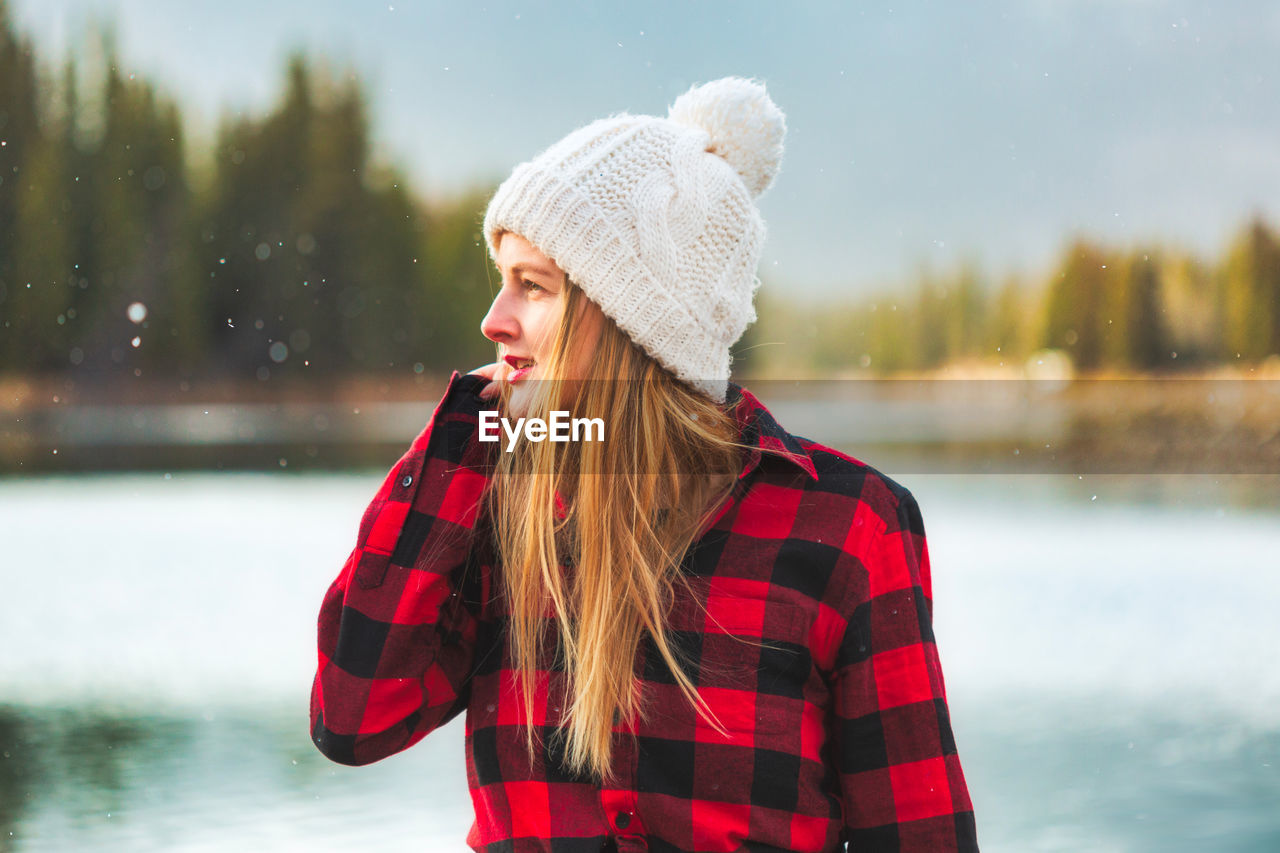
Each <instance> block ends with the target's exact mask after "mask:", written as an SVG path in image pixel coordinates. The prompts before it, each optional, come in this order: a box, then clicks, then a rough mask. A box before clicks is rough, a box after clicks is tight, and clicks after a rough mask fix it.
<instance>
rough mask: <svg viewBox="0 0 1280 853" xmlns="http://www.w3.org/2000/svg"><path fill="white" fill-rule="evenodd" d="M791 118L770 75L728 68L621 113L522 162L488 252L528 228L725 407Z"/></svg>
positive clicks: (671, 365) (489, 236)
mask: <svg viewBox="0 0 1280 853" xmlns="http://www.w3.org/2000/svg"><path fill="white" fill-rule="evenodd" d="M785 134H786V120H785V118H784V116H783V114H782V111H781V110H780V109H778V107H777V105H776V104H774V103H773V101H772V100H770V99H769V95H768V93H767V92H766V91H765V88H764V86H763V85H761V84H760V83H758V82H756V81H754V80H747V79H743V78H741V77H725V78H723V79H721V80H716V81H713V82H711V83H706V84H704V85H702V86H694V87H693V88H691V89H690V90H689V91H688V92H685V93H684V94H683V95H681V96H680V97H679V98H677V99H676V101H675V103H674V104H672V105H671V107H670V109H669V110H668V114H667V117H666V118H659V117H656V116H633V115H629V114H627V113H625V112H623V113H618V114H615V115H612V116H610V117H608V118H603V119H599V120H598V121H594V122H592V123H591V124H589V125H587V126H586V127H581V128H578V129H577V130H575V131H573V132H572V133H570V134H569V135H568V136H566V137H565V138H564V139H562V140H560V141H559V142H557V143H555V144H554V145H552V146H551V147H549V148H547V149H546V150H545V151H543V152H542V153H541V154H539V155H538V156H537V157H535V158H534V159H533V160H530V161H529V162H526V163H521V164H520V165H519V166H517V167H516V168H515V169H514V170H513V171H512V173H511V176H510V177H508V178H507V180H505V181H504V182H503V183H502V185H501V186H500V187H498V190H497V192H496V193H495V194H494V196H493V198H492V199H491V200H490V202H489V207H488V210H487V211H486V212H485V217H484V233H485V239H486V241H487V242H488V244H489V252H490V254H491V255H493V257H494V259H495V260H496V259H497V245H496V242H495V240H496V238H497V236H498V234H500V233H501V232H504V231H511V232H513V233H515V234H518V235H520V236H521V237H523V238H525V239H526V240H528V241H529V243H531V244H532V245H533V246H535V247H536V248H537V249H538V250H539V251H540V252H542V253H543V254H544V255H546V256H547V257H548V258H550V259H551V260H553V261H555V263H556V264H557V265H558V266H559V267H560V268H561V269H562V270H564V271H565V273H566V274H567V275H568V276H569V278H570V279H571V280H572V281H573V282H574V283H575V284H576V285H578V286H579V287H581V288H582V290H583V292H584V293H585V294H586V295H587V297H588V298H589V299H591V301H592V302H595V303H596V304H597V305H599V306H600V308H601V309H602V310H603V311H604V313H605V314H606V315H608V316H609V317H612V318H613V320H614V321H615V322H616V323H617V324H618V327H619V328H621V329H622V330H623V331H624V332H625V333H626V334H627V335H628V336H629V337H630V338H631V340H633V341H635V343H637V344H638V345H639V346H641V347H642V348H643V349H644V350H645V351H646V352H647V353H649V355H651V356H653V358H654V359H656V360H657V361H658V363H659V364H661V365H663V366H664V367H666V368H667V369H668V370H670V371H671V372H672V373H674V374H675V375H676V376H677V377H678V378H680V379H682V380H684V381H685V382H687V383H688V384H689V385H691V386H693V387H695V388H697V389H698V390H700V391H702V392H703V393H705V394H707V395H708V396H709V397H711V399H713V400H715V401H717V402H723V401H724V399H725V393H726V390H727V384H728V380H729V347H731V346H732V345H733V344H734V343H735V342H736V341H737V340H738V338H740V337H742V333H743V332H744V331H746V328H747V326H748V325H750V324H751V323H753V322H754V321H755V319H756V314H755V310H754V308H753V307H752V304H751V303H752V297H753V296H754V295H755V291H756V289H757V288H758V287H759V286H760V280H759V279H758V278H757V277H756V265H757V264H758V263H759V259H760V248H761V246H762V244H763V243H764V235H765V227H764V220H762V219H761V218H760V213H759V211H758V210H757V209H756V205H755V197H757V196H759V195H760V194H761V193H762V192H764V190H765V189H766V188H768V186H769V185H770V183H772V181H773V178H774V176H775V175H776V174H777V172H778V166H779V164H780V162H781V160H782V140H783V137H784V136H785Z"/></svg>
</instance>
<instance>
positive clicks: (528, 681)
mask: <svg viewBox="0 0 1280 853" xmlns="http://www.w3.org/2000/svg"><path fill="white" fill-rule="evenodd" d="M588 310H596V311H598V310H599V308H597V307H596V306H594V305H592V304H590V303H588V301H587V299H586V297H585V296H584V295H583V293H582V291H581V290H580V289H579V288H578V287H577V286H575V285H574V284H573V283H572V282H571V281H569V280H568V278H567V277H566V281H565V299H564V312H563V314H562V317H561V321H560V325H559V328H558V330H557V332H556V337H555V341H554V345H553V347H552V355H551V359H550V362H549V363H548V364H546V365H542V367H543V368H544V371H545V375H548V376H553V377H563V376H564V375H565V368H566V366H567V365H568V364H569V363H570V360H571V358H572V357H573V354H574V350H575V347H576V345H577V343H576V341H575V326H576V325H577V323H578V322H579V321H580V319H581V317H582V315H583V313H584V312H585V311H588ZM591 365H592V366H591V370H590V376H589V377H588V378H587V379H586V380H585V381H583V382H581V383H579V384H578V385H577V386H576V388H575V390H574V391H572V395H573V399H566V396H567V394H568V393H570V392H569V391H568V389H567V387H566V385H565V384H564V383H563V382H562V381H561V380H560V379H546V380H541V381H539V382H538V388H537V389H536V392H535V395H534V397H535V399H534V401H533V402H532V403H531V404H530V406H529V411H528V412H526V413H525V415H526V417H535V416H536V417H542V418H544V419H545V418H548V416H549V412H550V411H551V410H553V409H567V410H569V411H571V412H572V414H573V415H574V416H575V417H581V416H584V415H585V416H589V417H600V418H602V419H603V420H604V424H605V440H604V441H603V442H587V441H583V442H570V443H553V442H550V441H543V442H540V443H533V442H522V443H521V444H520V445H518V446H517V448H516V450H515V451H514V452H512V453H505V452H504V453H501V454H499V456H500V459H499V461H498V463H497V469H496V470H495V476H494V478H493V480H492V484H491V488H490V490H489V493H488V506H487V509H488V512H489V513H490V516H491V518H492V519H493V523H494V528H493V529H494V534H495V537H496V542H495V546H496V550H497V553H498V558H499V564H500V566H501V575H502V579H503V580H502V588H503V591H504V594H505V597H506V606H507V610H508V614H509V622H508V626H509V637H510V643H511V649H512V655H513V658H514V663H515V667H516V669H517V670H518V672H519V678H518V679H517V681H518V685H519V688H520V693H521V694H522V695H521V698H522V700H523V703H524V710H525V720H526V722H527V724H528V741H527V742H528V747H529V756H530V760H531V761H532V760H533V756H534V749H535V746H534V741H535V727H536V726H537V725H538V724H539V723H540V721H538V720H535V719H534V696H535V688H536V683H537V673H538V669H539V667H540V666H545V663H543V662H542V661H543V655H544V653H545V652H546V651H547V650H548V648H551V646H550V645H549V642H550V640H551V637H550V636H549V631H550V629H552V628H553V627H554V629H557V630H558V632H559V638H560V643H559V649H560V654H561V655H562V659H561V661H560V663H561V664H562V665H563V667H564V670H565V675H566V677H567V678H566V684H567V695H566V697H565V699H566V706H565V711H564V713H563V715H562V716H561V718H560V719H559V720H557V721H555V722H556V723H557V724H558V725H559V727H560V733H561V736H562V737H563V741H564V743H563V761H564V763H565V766H566V768H567V769H569V770H570V771H572V772H575V773H588V774H591V775H593V776H595V777H596V778H598V779H607V778H608V777H609V776H610V775H611V772H610V769H611V761H610V759H611V749H612V738H613V727H614V723H615V720H616V719H622V720H632V719H635V718H636V715H640V716H643V715H644V714H645V712H646V709H645V708H644V707H643V702H642V697H641V695H640V691H639V690H638V685H637V683H636V680H635V673H634V667H635V660H636V655H637V650H638V648H639V646H640V643H641V642H642V641H643V640H644V639H645V637H646V636H647V637H648V638H649V639H650V640H651V642H652V646H653V648H654V649H655V650H656V651H657V653H658V654H659V655H661V657H662V660H663V661H665V663H666V665H667V667H668V668H669V669H670V671H671V673H672V675H673V676H674V678H675V681H676V684H677V685H678V687H679V689H680V690H681V691H682V693H683V694H684V696H685V697H686V698H687V699H688V701H689V702H690V703H691V704H692V705H693V707H694V708H695V709H696V710H697V713H699V714H700V715H701V716H702V717H703V718H704V719H706V720H707V721H708V722H709V724H711V725H712V726H713V727H714V728H716V729H717V730H719V731H721V732H723V731H724V729H723V727H722V726H721V725H720V723H719V721H718V720H716V719H715V716H714V714H712V713H711V710H710V708H709V707H708V706H707V705H706V703H705V702H704V701H703V700H702V699H701V697H700V696H699V695H698V692H697V688H696V686H695V685H694V684H693V682H692V681H691V680H690V678H689V676H688V675H687V674H686V672H685V664H684V663H683V662H682V661H681V660H680V658H679V654H678V652H677V650H676V648H674V647H673V644H672V642H671V639H670V637H669V635H668V631H667V625H666V614H667V613H668V611H669V609H670V605H671V601H672V596H673V593H674V591H675V587H676V585H677V584H680V583H683V580H682V573H681V570H680V563H681V560H682V558H683V556H684V554H685V552H686V550H687V549H688V548H689V546H690V545H691V544H692V543H693V541H694V539H695V538H696V536H697V535H698V533H699V532H700V530H701V529H702V528H703V526H704V525H706V524H707V523H709V522H710V520H711V518H712V517H713V515H714V513H715V512H716V511H717V509H718V508H719V507H720V506H721V505H722V503H723V500H724V499H725V497H727V495H728V494H729V492H730V490H731V487H732V486H733V484H734V483H736V482H737V479H738V475H739V473H740V472H741V470H742V459H741V455H740V451H741V448H742V447H743V445H742V444H741V443H740V441H739V438H738V430H737V425H736V422H735V420H734V418H733V416H732V413H731V412H730V411H728V410H726V408H725V407H723V406H720V405H717V404H716V403H715V402H713V401H712V400H710V399H709V398H707V397H705V396H703V395H702V394H699V393H698V392H696V391H694V390H692V389H691V388H689V387H687V386H685V385H684V384H682V383H681V382H680V381H679V380H677V379H676V378H675V377H674V376H673V375H672V374H671V373H669V372H668V371H666V370H665V369H663V368H662V367H661V366H660V365H658V363H657V362H655V361H654V360H653V359H652V358H651V357H650V356H649V355H648V354H647V353H645V352H644V351H643V350H641V349H640V348H639V347H637V346H636V345H635V344H634V343H632V341H631V340H630V339H629V338H628V337H627V335H626V334H625V333H624V332H622V330H620V329H619V328H618V327H617V325H616V324H615V323H614V322H613V321H612V320H610V319H609V318H608V317H605V318H604V329H603V331H602V333H601V337H600V341H599V344H598V346H597V347H596V349H595V351H594V353H593V354H592V359H591ZM508 396H509V389H506V388H504V396H503V400H502V404H503V406H504V407H505V406H506V404H507V402H508V399H507V398H508ZM558 498H559V499H561V500H562V503H561V504H559V505H557V499H558ZM566 564H567V565H568V566H569V568H567V569H566V568H565V567H564V566H565V565H566ZM549 615H554V626H553V625H552V624H550V623H549V622H548V616H549ZM557 751H559V750H557Z"/></svg>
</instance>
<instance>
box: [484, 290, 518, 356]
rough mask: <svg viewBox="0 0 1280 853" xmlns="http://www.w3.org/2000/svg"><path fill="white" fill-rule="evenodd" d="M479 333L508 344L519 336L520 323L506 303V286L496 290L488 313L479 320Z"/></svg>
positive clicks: (496, 341) (498, 342)
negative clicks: (496, 293)
mask: <svg viewBox="0 0 1280 853" xmlns="http://www.w3.org/2000/svg"><path fill="white" fill-rule="evenodd" d="M480 333H481V334H483V335H484V336H485V337H486V338H488V339H489V340H491V341H493V342H494V343H496V344H509V343H511V342H512V341H514V340H516V339H517V338H519V337H520V324H519V323H518V322H516V317H515V314H514V313H512V311H511V309H510V306H508V305H507V291H506V288H503V289H502V290H500V291H498V295H497V296H496V297H494V300H493V304H492V305H490V306H489V313H488V314H485V315H484V319H483V320H481V321H480Z"/></svg>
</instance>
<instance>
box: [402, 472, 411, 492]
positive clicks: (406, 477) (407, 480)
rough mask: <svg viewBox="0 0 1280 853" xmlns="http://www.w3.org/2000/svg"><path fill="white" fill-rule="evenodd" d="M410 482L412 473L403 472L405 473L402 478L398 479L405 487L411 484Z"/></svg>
mask: <svg viewBox="0 0 1280 853" xmlns="http://www.w3.org/2000/svg"><path fill="white" fill-rule="evenodd" d="M412 484H413V475H412V474H405V475H404V479H403V480H401V481H400V485H402V486H404V487H405V488H406V489H407V488H408V487H409V486H411V485H412Z"/></svg>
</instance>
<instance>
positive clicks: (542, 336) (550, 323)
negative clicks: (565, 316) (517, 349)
mask: <svg viewBox="0 0 1280 853" xmlns="http://www.w3.org/2000/svg"><path fill="white" fill-rule="evenodd" d="M559 321H560V305H559V304H558V303H556V302H552V301H550V300H548V302H547V303H546V304H542V305H536V306H530V310H529V315H528V319H527V321H526V322H527V325H526V326H525V331H526V333H527V334H528V336H529V339H530V340H531V341H532V344H533V351H534V356H535V357H536V358H537V359H538V361H545V360H546V359H547V358H548V357H549V356H550V353H551V345H552V344H553V343H554V342H555V334H556V326H557V324H558V323H559Z"/></svg>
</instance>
